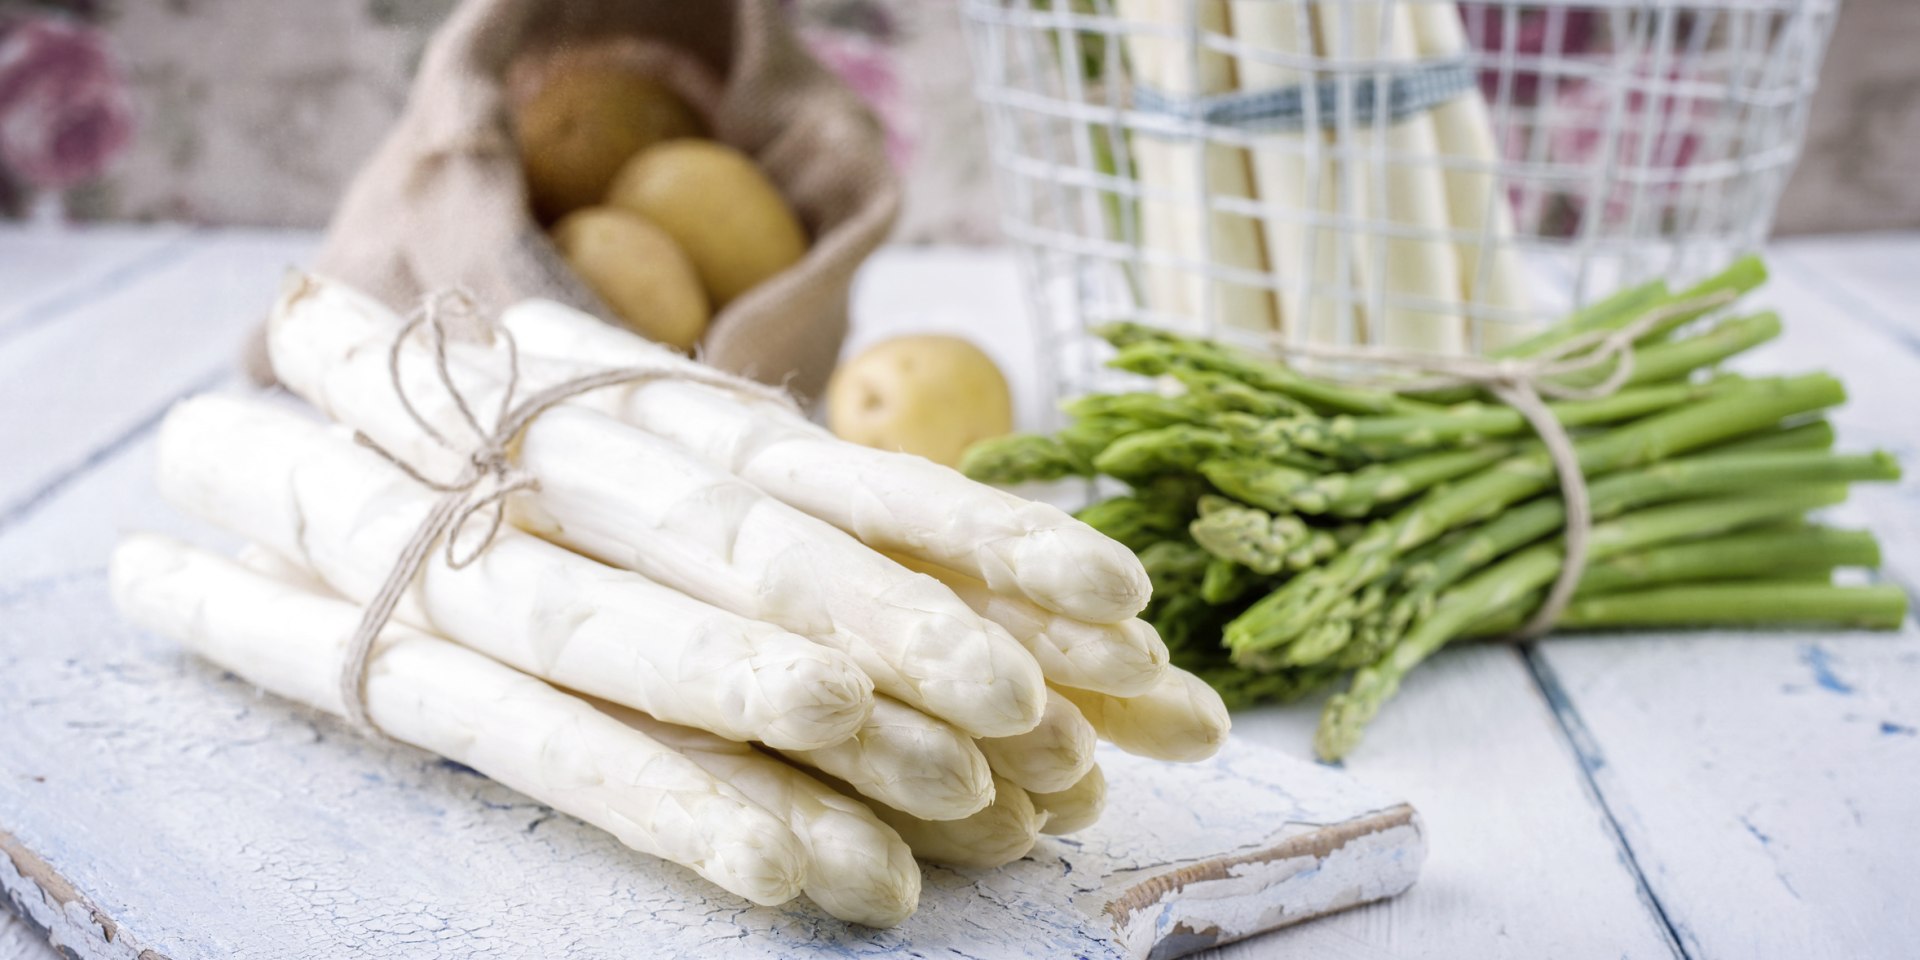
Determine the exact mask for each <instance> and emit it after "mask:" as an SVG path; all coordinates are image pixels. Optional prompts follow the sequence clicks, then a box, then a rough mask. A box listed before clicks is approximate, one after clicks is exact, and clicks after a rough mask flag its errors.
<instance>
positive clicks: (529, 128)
mask: <svg viewBox="0 0 1920 960" xmlns="http://www.w3.org/2000/svg"><path fill="white" fill-rule="evenodd" d="M705 129H706V125H705V124H703V123H701V122H700V118H699V117H697V116H695V115H694V112H693V110H692V109H691V108H689V107H688V106H687V105H686V103H685V102H684V101H682V100H681V99H680V98H679V96H677V95H675V94H674V92H673V91H672V90H669V89H667V87H666V86H665V85H664V84H661V83H660V82H659V81H656V80H654V79H652V78H650V77H646V76H643V75H641V74H638V73H634V72H633V71H631V70H622V69H618V68H615V67H604V66H596V67H585V66H581V67H574V68H572V69H569V70H562V71H556V72H555V73H554V75H553V76H552V77H550V78H549V79H548V80H547V82H545V83H543V84H541V86H540V88H539V90H538V91H537V92H535V93H534V95H533V97H532V99H530V100H529V101H528V102H527V103H525V104H524V105H522V106H521V107H520V108H519V110H517V111H516V112H515V115H514V135H515V137H516V138H517V139H518V140H519V143H520V166H521V168H522V169H523V170H525V171H526V178H527V194H528V198H529V199H530V200H531V201H532V203H533V210H534V213H535V214H536V215H537V216H538V217H539V218H540V220H541V221H542V222H544V223H551V222H553V221H555V220H558V219H560V218H561V217H564V216H566V215H567V214H569V213H572V212H573V211H575V210H578V209H581V208H582V207H590V206H593V205H594V204H597V203H599V202H600V200H601V198H603V197H605V196H606V195H607V187H608V186H609V185H611V184H612V183H613V178H614V175H615V174H617V173H619V172H620V168H621V167H623V166H625V165H626V163H627V160H628V159H629V158H631V157H632V156H633V155H634V154H636V153H639V152H640V151H642V150H644V149H646V148H647V147H650V146H652V145H653V144H656V143H659V142H661V141H663V140H672V139H676V138H680V137H696V136H699V135H701V134H702V133H703V132H705Z"/></svg>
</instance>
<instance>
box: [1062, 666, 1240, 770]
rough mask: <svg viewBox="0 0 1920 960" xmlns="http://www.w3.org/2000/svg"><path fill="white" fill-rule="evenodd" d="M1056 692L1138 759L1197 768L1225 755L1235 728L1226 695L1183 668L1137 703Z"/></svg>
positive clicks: (1172, 669)
mask: <svg viewBox="0 0 1920 960" xmlns="http://www.w3.org/2000/svg"><path fill="white" fill-rule="evenodd" d="M1056 689H1058V690H1059V691H1060V693H1061V694H1063V695H1065V696H1066V698H1067V699H1068V700H1071V701H1073V704H1074V706H1077V707H1079V708H1080V712H1081V713H1084V714H1086V717H1087V720H1088V721H1089V722H1091V723H1092V724H1093V728H1094V729H1095V730H1098V731H1099V732H1100V736H1101V738H1102V739H1104V740H1106V741H1107V742H1109V743H1111V744H1113V745H1114V746H1116V747H1119V748H1120V749H1122V750H1125V751H1126V752H1128V753H1131V754H1134V755H1135V756H1141V757H1150V758H1152V759H1155V760H1168V761H1172V762H1175V763H1196V762H1198V761H1201V760H1205V759H1207V758H1208V757H1211V756H1213V755H1214V754H1216V753H1218V752H1220V747H1221V746H1223V745H1224V744H1225V743H1226V742H1227V731H1228V730H1229V729H1231V728H1232V726H1233V719H1232V717H1230V716H1229V715H1228V714H1227V705H1226V703H1225V702H1224V701H1222V700H1221V699H1220V694H1219V693H1216V692H1215V691H1214V689H1213V688H1212V687H1209V686H1207V682H1206V681H1205V680H1202V679H1200V678H1199V677H1196V676H1194V675H1193V674H1191V673H1188V672H1187V671H1185V670H1182V669H1180V668H1179V667H1168V668H1167V672H1166V674H1165V675H1164V676H1162V677H1161V680H1160V682H1159V683H1158V684H1156V685H1155V686H1154V688H1153V689H1152V690H1149V691H1147V692H1146V693H1144V694H1142V695H1140V696H1137V697H1110V696H1107V695H1106V694H1103V693H1094V692H1092V691H1090V690H1074V689H1071V688H1068V687H1059V688H1056Z"/></svg>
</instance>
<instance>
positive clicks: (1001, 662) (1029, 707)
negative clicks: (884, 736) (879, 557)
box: [874, 574, 1047, 737]
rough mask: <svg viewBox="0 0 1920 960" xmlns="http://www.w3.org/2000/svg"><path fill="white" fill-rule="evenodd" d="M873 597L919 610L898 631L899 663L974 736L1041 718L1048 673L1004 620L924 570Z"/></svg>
mask: <svg viewBox="0 0 1920 960" xmlns="http://www.w3.org/2000/svg"><path fill="white" fill-rule="evenodd" d="M924 591H935V592H936V595H937V596H939V597H944V598H946V599H947V600H948V602H949V603H951V604H952V606H953V607H954V608H955V610H956V611H957V613H958V614H960V615H958V616H956V615H954V614H953V613H949V612H947V611H945V610H941V609H935V608H933V607H932V605H931V604H928V603H923V602H921V600H922V597H923V595H924V594H923V592H924ZM874 600H875V602H879V603H885V604H889V605H892V606H895V607H898V608H901V609H905V610H916V611H919V612H920V616H918V617H917V619H916V622H914V623H913V624H912V625H911V626H910V627H908V628H907V630H908V635H907V636H904V637H901V638H900V640H901V647H902V653H901V654H900V655H899V659H898V661H897V663H898V665H899V670H900V672H901V673H902V674H905V675H908V676H909V677H910V678H911V679H910V682H911V684H912V687H913V693H914V696H915V697H917V698H918V705H919V706H920V707H921V708H923V709H924V710H926V712H928V713H930V714H933V715H934V716H937V717H940V718H941V719H943V720H946V721H947V722H949V723H951V724H953V725H954V726H956V727H959V728H960V729H962V730H965V731H966V732H968V733H970V734H972V735H974V736H976V737H1006V736H1012V735H1014V734H1017V733H1025V732H1026V731H1028V730H1032V729H1033V728H1034V726H1035V725H1037V724H1039V722H1040V718H1041V717H1042V716H1043V715H1044V714H1045V713H1046V709H1047V684H1046V677H1044V676H1042V675H1041V673H1040V664H1039V663H1038V662H1036V661H1035V660H1034V659H1033V655H1032V654H1030V653H1028V652H1027V648H1026V647H1023V646H1021V645H1020V643H1019V641H1017V640H1015V639H1013V637H1012V635H1010V634H1008V633H1007V631H1006V629H1005V628H1003V627H1001V626H1000V625H999V624H997V623H993V622H992V621H989V620H984V619H982V618H980V617H979V616H977V615H975V614H974V613H973V612H972V611H971V610H969V609H968V608H967V607H966V606H965V605H964V604H961V603H960V602H959V600H958V598H955V597H954V596H953V594H952V592H951V591H949V590H948V589H947V588H946V587H945V586H942V585H941V584H940V582H939V581H937V580H935V579H933V578H932V577H929V576H926V575H925V574H913V575H912V576H911V577H909V578H907V579H905V580H903V582H902V583H901V585H900V586H899V587H896V588H889V589H887V590H884V591H882V592H881V593H880V594H879V595H877V596H876V597H874Z"/></svg>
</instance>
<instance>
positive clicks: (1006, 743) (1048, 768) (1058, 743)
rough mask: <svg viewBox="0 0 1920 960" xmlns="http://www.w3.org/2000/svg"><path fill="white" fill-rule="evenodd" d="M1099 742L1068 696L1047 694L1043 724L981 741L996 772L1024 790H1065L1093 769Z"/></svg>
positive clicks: (982, 749) (1091, 725)
mask: <svg viewBox="0 0 1920 960" xmlns="http://www.w3.org/2000/svg"><path fill="white" fill-rule="evenodd" d="M1098 739H1099V737H1098V736H1096V735H1095V734H1094V732H1093V724H1090V723H1088V722H1087V718H1086V717H1083V716H1081V715H1080V710H1079V708H1077V707H1075V706H1074V705H1073V703H1072V702H1071V701H1069V700H1068V699H1067V698H1066V697H1063V696H1061V695H1060V694H1059V693H1058V692H1056V691H1052V690H1049V691H1048V692H1047V714H1046V716H1045V717H1042V718H1041V720H1040V725H1039V726H1037V727H1034V728H1033V729H1032V730H1028V731H1027V732H1026V733H1021V734H1016V735H1014V736H1011V737H989V738H985V739H982V740H980V741H978V744H979V747H980V752H981V753H983V754H986V757H987V765H988V766H991V767H992V768H993V772H994V773H996V774H998V775H1000V776H1002V777H1005V778H1007V779H1008V780H1010V781H1012V782H1013V783H1015V784H1018V785H1019V786H1020V788H1021V789H1023V790H1029V791H1039V792H1046V791H1050V790H1065V789H1066V788H1068V787H1070V786H1072V785H1073V784H1074V781H1077V780H1079V779H1080V778H1081V777H1083V776H1085V775H1086V773H1087V770H1088V769H1090V768H1092V766H1093V748H1094V744H1095V742H1096V741H1097V740H1098Z"/></svg>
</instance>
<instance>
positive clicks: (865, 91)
mask: <svg viewBox="0 0 1920 960" xmlns="http://www.w3.org/2000/svg"><path fill="white" fill-rule="evenodd" d="M801 38H802V39H803V40H804V41H805V42H806V45H807V49H808V50H810V51H812V53H813V55H814V56H815V57H818V58H819V60H820V62H821V63H823V64H825V65H826V67H827V69H829V70H832V71H833V72H834V73H835V74H836V75H838V76H839V77H840V79H841V80H842V81H844V82H845V83H846V85H847V86H849V87H851V88H853V92H854V93H857V94H859V95H860V98H861V99H862V100H865V101H866V102H867V106H869V107H871V108H872V109H873V112H874V113H875V114H877V115H878V116H879V117H880V125H881V126H883V127H885V128H886V131H887V157H888V158H889V159H891V160H892V161H893V165H894V168H895V169H905V168H906V165H907V161H908V160H910V159H911V158H912V156H913V141H912V138H911V136H910V135H909V134H910V131H909V123H910V118H909V117H908V115H907V110H906V102H905V99H904V98H903V97H902V96H901V90H900V78H899V76H898V75H897V74H895V73H894V70H893V60H892V58H891V57H890V56H889V55H888V52H887V48H886V47H885V46H883V45H881V44H878V43H875V42H874V41H872V40H869V39H866V38H864V37H860V36H856V35H854V34H851V33H846V32H843V31H839V30H804V29H803V30H802V31H801Z"/></svg>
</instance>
